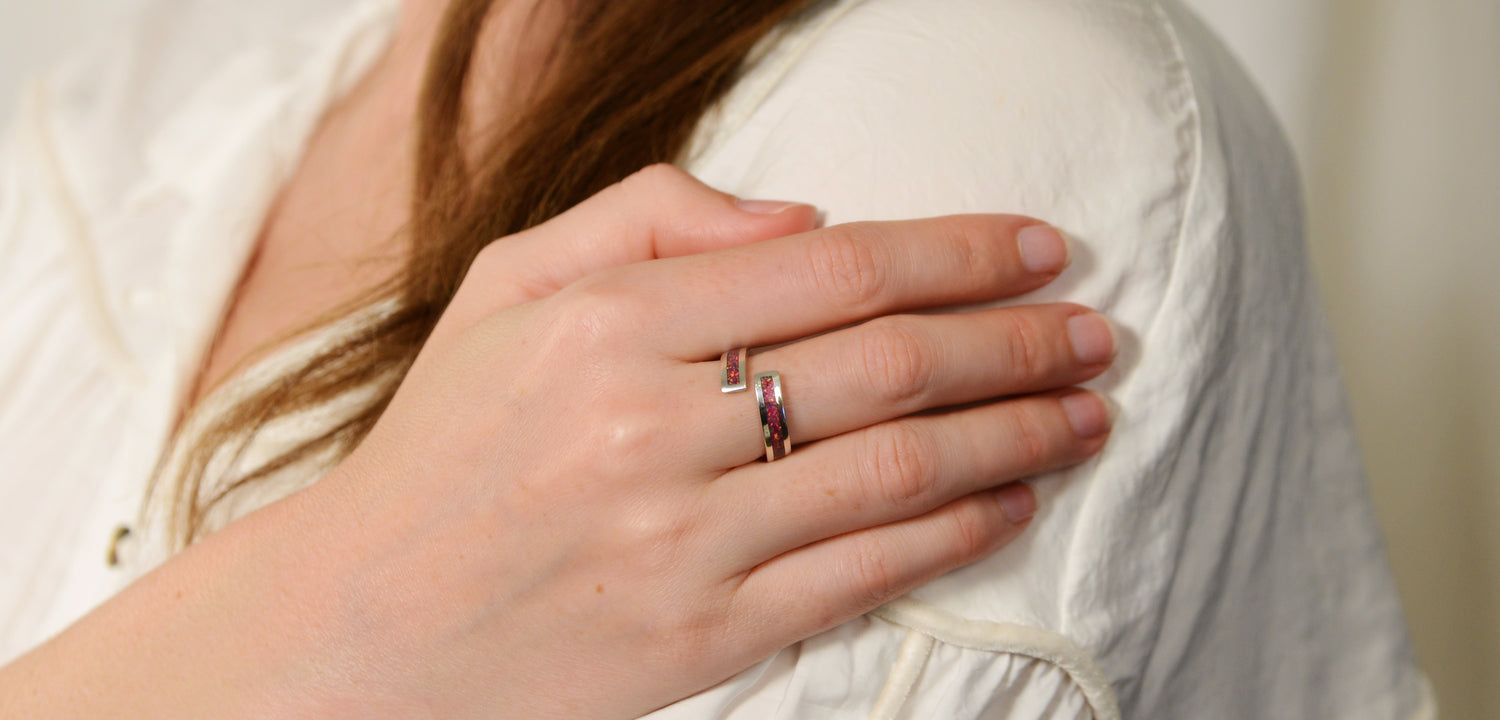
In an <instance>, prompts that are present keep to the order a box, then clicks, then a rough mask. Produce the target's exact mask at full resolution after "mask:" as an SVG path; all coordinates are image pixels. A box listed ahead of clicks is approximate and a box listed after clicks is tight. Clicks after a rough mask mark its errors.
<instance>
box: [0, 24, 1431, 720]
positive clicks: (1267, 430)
mask: <svg viewBox="0 0 1500 720" xmlns="http://www.w3.org/2000/svg"><path fill="white" fill-rule="evenodd" d="M393 9H394V0H368V1H360V0H316V1H311V2H309V1H306V0H296V1H294V0H271V1H269V2H257V3H209V2H202V1H197V0H195V1H191V2H178V3H172V4H171V5H170V7H163V8H157V9H155V10H153V11H151V12H149V13H148V14H147V15H146V17H144V18H143V20H142V22H141V24H140V25H139V27H137V28H136V29H135V30H134V31H132V32H128V33H122V36H121V39H120V41H119V42H118V43H117V44H115V45H113V46H111V47H109V48H106V49H101V50H100V51H98V52H96V53H93V54H91V55H89V56H86V57H81V58H80V59H79V60H78V61H76V62H74V63H71V64H70V65H68V66H67V67H65V68H63V69H61V70H59V71H57V72H54V73H52V74H49V75H47V76H45V77H43V78H41V79H39V81H38V82H36V83H35V84H33V85H32V89H31V91H30V92H29V94H28V95H27V97H26V98H24V100H23V102H22V104H21V110H20V112H19V115H18V118H17V119H16V121H15V123H14V124H13V125H12V127H11V129H10V130H9V131H8V133H7V135H6V137H5V141H4V143H3V145H0V148H3V149H0V308H5V310H4V311H3V313H0V341H3V343H0V438H3V441H0V443H3V444H0V659H6V658H10V657H13V656H14V655H16V654H18V653H20V652H24V651H25V650H26V649H27V648H29V647H31V646H33V645H35V644H37V643H39V642H41V641H43V640H45V639H46V638H47V637H49V636H51V635H52V634H54V633H56V632H57V631H59V630H61V629H62V628H64V627H66V626H67V625H68V624H69V623H71V622H72V621H73V620H75V619H76V618H78V617H79V616H80V615H82V614H84V613H86V612H87V611H88V610H89V609H90V608H92V607H94V606H95V605H97V604H98V603H99V602H101V601H102V600H104V599H105V598H107V597H109V596H110V595H111V594H113V593H114V592H116V591H117V590H118V589H119V588H120V587H123V585H124V584H126V583H128V582H129V581H130V580H131V579H133V578H134V577H137V576H138V575H139V574H140V573H141V572H144V571H145V570H147V569H149V568H150V567H152V566H153V565H155V564H157V563H159V562H161V561H162V560H163V559H165V558H164V557H163V556H162V552H161V551H160V550H158V549H156V548H159V547H161V538H160V533H159V528H156V527H154V526H152V525H149V524H148V525H144V526H142V525H140V524H139V523H138V522H137V520H138V515H139V512H140V509H141V506H142V502H143V498H144V494H145V488H146V484H147V483H148V481H149V479H150V477H151V475H152V473H153V471H154V470H155V469H156V467H157V462H158V460H159V459H160V458H161V457H163V454H164V453H168V450H169V449H168V447H167V445H168V442H169V437H168V435H169V432H170V427H171V421H172V417H171V415H172V413H173V411H174V410H175V408H176V407H177V406H178V405H179V402H180V399H181V397H182V395H183V393H184V392H185V390H186V387H187V384H188V382H189V381H190V380H191V378H192V377H193V376H194V374H195V373H196V371H197V368H198V367H199V366H201V364H202V360H203V353H204V351H205V349H206V347H207V343H208V342H209V339H210V338H211V336H212V334H213V331H214V328H215V324H216V323H217V322H218V321H219V318H220V317H221V316H222V311H223V308H224V304H225V302H226V301H227V299H228V297H229V294H230V292H231V290H232V286H233V284H234V281H235V279H236V278H237V277H238V275H239V273H240V270H241V269H242V267H243V264H244V262H245V261H246V258H247V256H248V253H249V251H250V249H251V246H252V243H253V241H254V239H255V237H256V235H257V231H258V229H259V228H260V225H261V222H262V219H263V217H264V215H265V213H266V210H267V206H268V203H269V202H270V200H271V198H272V196H273V194H274V193H275V191H276V189H277V188H278V187H279V186H280V185H281V184H282V183H283V182H284V181H285V179H286V178H287V176H288V174H289V173H290V171H291V170H292V169H293V168H294V167H295V164H296V162H297V159H298V157H299V155H300V153H301V149H302V146H303V144H304V142H305V141H306V139H307V137H308V134H309V133H310V131H311V129H312V128H313V126H314V124H315V122H316V121H317V119H318V117H319V116H320V114H321V113H322V112H323V110H324V109H325V108H326V107H327V106H328V105H329V103H330V102H332V101H333V100H334V99H335V98H337V97H338V95H339V94H340V93H341V92H343V91H344V90H345V89H347V88H348V87H350V86H351V85H352V83H353V82H354V81H356V80H357V79H358V78H359V77H360V76H361V75H362V73H363V72H364V71H365V70H366V69H367V68H368V66H369V63H370V62H371V61H372V59H373V58H374V57H375V55H376V54H378V52H379V51H380V49H381V48H382V47H383V44H384V43H385V42H386V41H387V39H388V36H389V31H390V28H391V23H392V22H393ZM763 50H764V52H762V53H760V54H759V55H758V56H757V58H756V61H755V63H754V65H753V67H752V69H751V71H750V72H749V73H748V74H747V75H746V76H745V77H744V78H743V79H742V80H741V81H740V83H739V84H738V85H737V86H736V88H735V89H734V91H733V92H732V94H731V95H730V96H729V97H728V98H727V99H726V100H725V102H724V103H723V104H722V106H721V107H719V108H717V109H716V110H715V111H714V112H712V113H710V115H709V116H708V117H707V118H706V119H705V120H704V122H703V123H702V125H701V126H700V128H699V133H698V135H697V137H696V138H695V141H694V143H693V146H692V151H691V152H690V153H689V156H688V157H686V158H684V159H683V164H684V166H685V167H687V168H688V169H689V170H691V171H693V172H694V173H695V174H697V175H699V176H700V177H702V178H703V179H705V180H706V181H708V182H709V183H711V184H713V185H715V186H717V187H719V188H721V189H724V190H726V191H729V192H733V193H736V194H739V195H742V196H747V197H772V198H790V199H797V200H802V201H807V202H812V203H815V204H817V205H818V206H819V207H820V208H823V209H824V211H825V212H826V214H827V219H828V222H830V223H838V222H844V221H850V220H858V219H885V218H900V217H914V216H926V215H934V214H941V213H950V212H992V211H993V212H1018V213H1026V214H1030V215H1034V216H1037V217H1041V218H1045V219H1047V220H1049V221H1051V222H1054V223H1056V224H1057V225H1059V226H1060V227H1062V228H1063V229H1064V230H1066V231H1067V232H1068V233H1069V234H1070V235H1071V236H1072V237H1073V238H1074V240H1075V258H1076V260H1075V263H1074V266H1073V267H1072V268H1071V269H1070V270H1069V271H1068V273H1067V274H1066V275H1065V276H1064V277H1063V278H1062V279H1061V280H1060V281H1059V282H1057V283H1055V284H1054V285H1052V286H1050V287H1048V288H1046V289H1044V290H1043V291H1041V292H1038V293H1035V294H1033V295H1030V296H1028V297H1026V298H1022V299H1020V300H1018V301H1017V302H1035V301H1040V300H1055V299H1067V300H1071V301H1076V302H1081V303H1085V304H1088V305H1091V306H1094V307H1097V308H1100V309H1101V310H1103V311H1104V312H1106V313H1107V314H1108V315H1110V316H1111V317H1112V318H1113V319H1114V320H1115V321H1116V322H1117V324H1118V326H1119V328H1120V330H1121V336H1122V343H1123V351H1122V354H1121V357H1120V359H1119V361H1118V364H1117V366H1116V368H1115V369H1113V370H1111V371H1110V372H1109V373H1108V374H1106V375H1105V376H1104V377H1102V378H1100V379H1099V380H1097V381H1095V382H1093V383H1091V386H1093V387H1096V388H1097V389H1099V390H1101V391H1102V392H1105V393H1106V394H1107V395H1109V396H1110V397H1111V398H1113V400H1114V401H1115V403H1116V404H1117V405H1118V406H1119V407H1120V409H1121V413H1120V416H1119V419H1118V421H1117V428H1116V430H1115V433H1114V436H1113V438H1112V440H1111V442H1110V445H1109V447H1108V448H1107V449H1106V450H1105V452H1104V453H1103V454H1102V455H1101V456H1100V457H1099V458H1098V459H1097V460H1095V461H1092V462H1090V463H1088V464H1086V465H1084V466H1082V467H1080V468H1077V469H1074V470H1071V471H1069V472H1066V473H1060V474H1058V475H1056V476H1053V477H1046V478H1040V479H1038V480H1037V481H1036V487H1037V489H1038V492H1039V495H1040V497H1041V507H1042V510H1041V512H1040V514H1039V516H1038V517H1037V519H1036V521H1035V522H1034V523H1033V525H1032V526H1031V528H1030V529H1029V530H1028V532H1027V533H1026V535H1025V536H1024V537H1023V538H1022V539H1021V540H1020V541H1018V542H1016V543H1014V544H1012V545H1011V546H1009V547H1007V548H1005V549H1004V550H1002V551H1001V552H1000V553H999V554H998V555H996V556H995V557H993V558H991V559H989V560H986V561H984V562H981V563H979V564H977V565H975V566H973V567H971V568H968V569H965V570H963V571H960V572H956V573H953V574H951V575H949V576H947V577H944V578H942V579H940V580H938V581H936V582H934V583H932V584H930V585H928V586H926V587H924V588H922V589H920V590H919V591H917V592H915V593H913V594H912V596H910V597H909V598H906V599H903V600H901V601H898V602H897V603H894V604H892V605H891V606H888V607H887V608H884V609H882V610H880V611H878V612H876V613H873V614H872V615H871V616H869V617H866V618H862V619H860V620H857V621H855V622H851V623H849V624H847V625H845V626H843V627H840V628H838V629H836V630H833V631H831V632H828V633H825V634H823V635H820V636H818V637H815V638H812V639H809V640H807V641H805V642H803V643H801V644H799V645H797V646H794V647H792V648H789V649H787V650H785V651H782V652H781V653H778V654H777V655H776V656H774V657H772V658H770V659H768V660H767V661H765V662H763V663H761V664H759V665H757V666H756V667H755V668H752V669H751V670H750V671H747V672H745V673H743V674H741V675H739V676H737V677H735V678H733V679H731V680H729V681H727V682H725V683H723V684H721V685H720V686H718V687H715V688H713V689H710V690H708V691H706V692H704V693H701V694H699V695H697V696H695V697H692V698H689V699H687V700H684V701H682V702H679V703H677V704H674V705H671V706H668V707H666V708H663V709H661V710H659V711H658V712H656V713H653V714H652V715H651V717H652V718H654V719H655V720H687V719H688V718H736V719H739V718H746V719H748V718H785V719H788V720H792V719H800V718H864V717H872V718H1044V717H1045V718H1071V717H1078V718H1116V717H1122V716H1123V717H1131V718H1203V717H1214V718H1342V717H1349V718H1355V717H1357V718H1393V719H1400V720H1410V719H1415V718H1425V717H1431V716H1432V714H1433V712H1434V709H1433V707H1432V702H1431V699H1430V694H1429V693H1428V692H1427V689H1426V684H1425V682H1424V681H1423V679H1422V677H1421V674H1420V673H1419V672H1418V670H1417V669H1416V667H1415V664H1414V662H1413V660H1412V657H1411V653H1410V649H1409V647H1408V643H1407V638H1406V631H1405V627H1404V624H1403V620H1402V617H1401V611H1400V607H1399V605H1398V602H1397V600H1396V596H1395V592H1394V590H1393V588H1392V586H1391V582H1390V578H1389V576H1388V570H1387V568H1386V564H1385V559H1384V555H1383V550H1382V548H1381V544H1380V539H1379V535H1378V532H1377V529H1376V526H1375V522H1374V518H1373V515H1372V513H1371V511H1370V507H1369V502H1368V499H1367V497H1366V492H1365V488H1364V485H1363V479H1362V476H1361V470H1360V466H1359V462H1358V457H1357V454H1356V450H1355V445H1354V438H1353V435H1352V432H1351V428H1350V423H1349V420H1348V418H1347V414H1346V412H1345V409H1344V404H1343V397H1342V390H1341V388H1340V384H1339V380H1338V375H1337V370H1336V368H1335V365H1334V361H1333V356H1332V352H1331V349H1330V346H1329V343H1328V339H1327V334H1326V331H1325V329H1324V327H1323V321H1322V319H1321V316H1320V314H1319V311H1318V308H1317V297H1316V291H1315V288H1314V287H1313V285H1312V281H1311V278H1310V276H1309V273H1308V271H1307V268H1306V264H1305V259H1304V251H1303V247H1302V240H1301V238H1302V236H1301V232H1302V227H1301V222H1302V220H1301V209H1300V205H1299V200H1298V187H1297V183H1296V178H1295V173H1294V170H1293V164H1292V161H1291V158H1290V157H1289V155H1288V152H1287V150H1286V148H1285V144H1284V142H1283V140H1282V138H1281V136H1280V133H1279V131H1278V129H1277V128H1276V126H1275V123H1274V122H1273V121H1272V119H1271V117H1270V116H1269V114H1268V113H1267V111H1266V109H1265V108H1264V107H1263V105H1262V103H1261V102H1260V100H1259V98H1258V96H1257V94H1256V93H1255V91H1254V89H1253V88H1252V87H1251V86H1250V85H1249V84H1248V83H1247V81H1246V80H1245V79H1244V77H1243V76H1242V75H1241V73H1240V72H1239V70H1238V68H1237V67H1236V66H1235V65H1234V63H1233V62H1232V61H1231V60H1230V59H1229V58H1228V57H1227V56H1226V55H1225V54H1224V52H1223V51H1222V50H1221V49H1220V47H1219V45H1218V44H1217V43H1216V42H1215V41H1214V40H1213V39H1212V38H1211V37H1210V36H1209V35H1208V33H1207V32H1206V31H1205V30H1204V29H1203V28H1202V27H1201V26H1200V25H1199V24H1198V23H1197V22H1196V21H1195V20H1194V19H1193V18H1191V17H1190V16H1188V14H1187V13H1186V12H1185V11H1183V10H1182V9H1181V8H1180V7H1179V6H1178V5H1177V4H1176V2H1175V1H1174V0H1162V1H1161V2H1153V1H1150V0H946V1H945V2H941V3H935V2H922V1H919V0H837V1H829V2H825V3H822V4H820V5H819V6H818V7H817V8H815V9H814V10H813V11H811V12H809V13H808V14H807V15H806V16H805V17H803V18H801V19H800V20H799V21H798V22H796V23H792V24H789V25H788V26H787V27H785V28H784V29H783V32H782V33H781V34H780V35H779V36H777V37H776V38H774V39H773V40H772V41H770V42H768V43H767V44H766V45H765V46H764V48H763ZM326 339H327V338H326V337H324V338H323V340H325V341H326ZM317 341H318V338H314V339H313V340H311V341H309V342H310V343H311V344H312V345H314V346H315V345H316V343H317ZM296 352H298V350H297V349H296V348H293V349H290V350H288V351H287V354H284V355H282V356H281V357H279V358H277V357H273V358H271V359H270V360H268V361H267V364H266V365H263V366H262V367H261V368H259V371H260V372H261V373H262V375H260V376H264V373H266V372H273V371H274V369H275V367H277V365H276V363H284V362H287V361H289V359H291V358H294V357H295V353H296ZM256 377H258V376H257V371H255V370H252V371H251V372H250V373H248V374H247V375H246V376H245V377H244V378H242V379H241V380H240V381H238V384H235V383H231V384H230V385H228V386H227V387H226V388H225V389H224V390H222V391H221V393H225V395H222V396H216V397H215V398H213V399H211V401H210V402H209V403H206V404H205V406H204V407H205V408H206V409H205V410H204V412H206V413H211V412H212V408H213V407H216V405H215V403H216V402H217V403H222V402H224V401H225V400H226V399H227V398H230V397H233V393H236V392H242V391H244V389H245V388H247V387H250V386H252V385H253V383H254V382H255V381H256V379H255V378H256ZM327 421H328V415H327V414H319V413H313V414H309V415H307V416H304V417H299V418H292V419H290V420H288V421H286V422H284V423H283V424H282V425H281V426H280V427H278V428H277V429H276V431H275V432H273V433H270V434H269V435H268V436H267V437H264V438H260V439H258V440H257V443H260V444H259V445H258V446H257V447H256V448H255V450H256V451H258V452H271V451H274V450H275V449H276V447H277V443H282V442H289V441H291V440H293V439H294V438H296V437H299V436H302V435H304V434H305V433H308V432H313V431H315V430H316V429H317V428H318V427H319V425H320V423H324V422H327ZM187 427H189V428H191V427H192V419H190V421H189V424H188V426H187ZM188 432H190V430H189V431H188ZM322 469H323V468H322V467H321V466H318V465H317V464H316V463H308V464H304V465H303V466H300V468H294V469H293V470H292V471H289V473H287V474H285V476H279V477H278V478H277V479H276V480H275V482H273V483H270V484H268V485H266V486H264V487H262V488H261V489H260V490H258V491H256V494H253V495H249V496H245V497H242V498H238V499H237V502H236V503H235V504H234V506H233V507H234V508H235V511H234V512H235V513H242V512H248V511H249V510H250V509H253V508H254V507H256V506H258V505H260V504H264V503H265V502H268V501H270V500H271V499H274V498H275V497H278V496H280V495H281V494H284V493H286V492H290V491H292V490H293V489H294V488H296V487H300V486H301V485H305V484H306V483H307V482H312V481H314V480H315V479H316V477H317V476H318V474H319V473H320V472H321V470H322ZM226 519H227V518H226ZM120 526H132V527H134V533H133V536H132V538H131V539H130V541H129V542H127V543H125V547H124V548H123V550H124V552H123V555H122V557H123V558H124V562H123V563H121V564H120V565H119V566H118V567H110V566H109V565H108V564H106V562H105V556H106V552H107V548H109V547H110V546H111V540H112V539H113V538H114V536H115V533H116V528H117V527H120Z"/></svg>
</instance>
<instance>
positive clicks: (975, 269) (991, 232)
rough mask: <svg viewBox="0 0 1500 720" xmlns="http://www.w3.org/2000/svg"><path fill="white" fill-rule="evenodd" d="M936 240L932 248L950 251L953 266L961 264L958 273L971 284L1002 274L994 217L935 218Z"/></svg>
mask: <svg viewBox="0 0 1500 720" xmlns="http://www.w3.org/2000/svg"><path fill="white" fill-rule="evenodd" d="M937 222H938V226H937V237H938V242H937V243H934V244H933V245H934V247H933V250H934V251H936V250H937V249H938V248H942V249H943V250H944V251H946V252H947V253H949V254H950V255H951V260H952V262H951V263H950V264H951V265H952V266H953V267H956V268H961V269H962V271H963V274H962V276H961V278H962V280H964V281H965V282H966V283H967V284H969V285H972V286H973V287H976V288H978V287H986V286H989V285H991V284H993V282H994V280H995V278H997V277H1004V276H1005V275H1006V274H1007V273H1006V272H1004V271H1005V267H1004V263H1005V257H1006V256H1005V254H1004V253H1003V252H1000V250H999V248H1000V247H1001V244H1000V243H997V242H995V229H994V225H993V221H992V220H990V219H988V218H986V217H982V216H973V215H954V216H948V217H944V218H939V219H938V220H937Z"/></svg>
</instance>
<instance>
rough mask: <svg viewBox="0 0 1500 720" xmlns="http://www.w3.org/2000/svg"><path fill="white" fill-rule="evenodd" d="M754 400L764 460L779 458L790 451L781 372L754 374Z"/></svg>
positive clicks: (771, 460)
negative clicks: (764, 454)
mask: <svg viewBox="0 0 1500 720" xmlns="http://www.w3.org/2000/svg"><path fill="white" fill-rule="evenodd" d="M755 400H756V402H757V403H759V405H760V429H761V434H762V435H763V436H764V438H765V442H766V462H773V461H776V460H780V459H782V458H784V457H786V456H787V453H790V452H791V451H792V438H791V435H790V434H789V433H787V429H786V405H785V404H783V402H782V398H781V373H779V372H775V371H771V372H763V373H759V374H757V375H756V376H755Z"/></svg>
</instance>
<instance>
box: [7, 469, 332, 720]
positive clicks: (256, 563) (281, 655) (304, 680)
mask: <svg viewBox="0 0 1500 720" xmlns="http://www.w3.org/2000/svg"><path fill="white" fill-rule="evenodd" d="M315 502H317V501H316V500H313V499H312V498H310V497H309V496H308V495H307V494H306V493H304V494H302V495H298V496H293V497H292V498H289V499H288V500H287V501H284V502H283V503H279V504H277V505H274V506H272V507H270V508H267V509H266V510H264V511H262V512H260V513H257V514H255V515H252V516H250V517H247V518H245V521H244V522H240V523H235V524H234V525H232V526H230V527H229V528H227V529H225V530H224V531H222V532H220V533H217V534H216V535H214V536H212V537H211V538H209V539H207V540H205V541H204V542H202V543H199V544H198V545H195V546H194V547H193V548H191V549H190V550H188V551H187V552H184V553H182V554H181V555H179V556H178V557H176V558H175V559H173V560H172V561H170V562H168V563H167V564H165V565H163V566H162V567H160V568H158V569H157V570H156V571H155V572H152V573H151V574H149V575H147V576H146V577H144V578H142V579H141V580H139V581H138V582H136V583H135V584H133V585H131V586H130V587H129V588H127V589H126V590H125V591H123V592H122V593H120V594H119V595H118V596H117V597H115V598H114V599H112V600H111V601H109V602H108V603H106V604H104V605H102V606H101V607H99V608H98V609H97V610H95V611H94V612H93V613H91V614H89V615H88V616H86V617H85V618H83V619H82V620H80V621H79V622H78V623H77V624H75V625H74V626H73V627H71V628H69V629H68V630H67V631H65V632H63V633H62V634H61V635H59V636H57V637H56V638H54V639H53V640H51V641H49V642H48V643H46V644H44V645H42V646H40V647H38V648H37V649H35V650H34V651H32V652H31V653H29V654H27V655H25V656H23V657H21V658H19V659H18V660H16V661H15V662H13V663H11V664H10V665H8V666H6V667H5V668H3V669H0V716H3V717H17V718H20V717H25V718H77V717H92V718H106V717H150V718H207V717H240V716H259V717H267V716H278V717H282V716H297V715H303V714H306V711H307V710H309V709H310V708H313V707H317V706H318V705H319V704H321V703H323V702H324V701H325V699H326V698H327V697H329V695H328V694H326V693H328V692H329V691H330V687H329V686H330V685H331V684H332V683H331V681H330V673H336V672H337V668H335V667H329V666H328V665H327V664H325V665H323V666H322V667H321V668H320V667H319V666H318V665H317V664H315V663H313V662H309V660H310V659H317V658H326V657H328V656H327V655H326V654H325V653H327V652H328V651H329V648H327V647H326V643H323V642H322V640H323V638H322V637H321V636H322V634H323V633H322V631H323V630H324V629H325V628H326V627H327V624H328V622H329V617H330V615H329V608H330V607H332V604H331V603H330V602H329V601H328V599H329V598H331V597H334V596H336V594H337V593H336V592H334V590H333V588H335V587H336V586H337V582H336V581H335V579H334V578H332V577H331V576H330V574H329V572H328V571H327V568H329V567H333V566H334V564H330V563H328V562H325V560H326V558H325V557H323V556H325V555H327V554H330V553H337V552H339V551H338V550H335V549H333V548H332V547H330V546H329V544H327V543H326V542H322V538H318V537H313V535H314V534H317V533H319V530H318V529H317V528H315V527H314V526H312V525H311V524H309V523H302V522H297V521H296V520H297V516H298V515H299V514H301V513H305V512H306V511H307V510H308V508H307V507H306V506H307V505H308V504H309V503H315ZM292 588H295V590H296V591H295V592H289V591H288V590H289V589H292ZM320 645H323V647H320Z"/></svg>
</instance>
